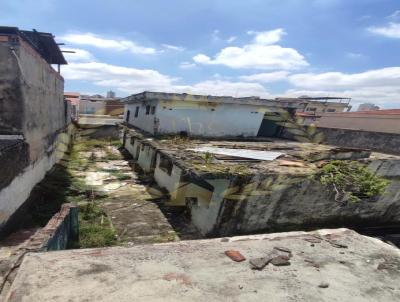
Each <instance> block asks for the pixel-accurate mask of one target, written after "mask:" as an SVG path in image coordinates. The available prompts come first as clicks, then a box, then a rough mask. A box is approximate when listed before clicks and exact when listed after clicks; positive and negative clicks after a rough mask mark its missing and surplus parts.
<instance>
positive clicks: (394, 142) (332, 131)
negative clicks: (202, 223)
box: [282, 127, 400, 155]
mask: <svg viewBox="0 0 400 302" xmlns="http://www.w3.org/2000/svg"><path fill="white" fill-rule="evenodd" d="M317 131H318V132H320V133H322V136H323V140H322V143H323V144H329V145H336V146H340V147H353V148H365V149H370V150H373V151H377V152H383V153H390V154H396V155H398V154H400V134H395V133H384V132H372V131H362V130H351V129H336V128H323V127H318V128H317ZM282 137H283V138H287V139H294V135H293V134H291V133H290V132H289V131H287V130H286V131H284V132H283V133H282Z"/></svg>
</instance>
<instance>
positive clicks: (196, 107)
mask: <svg viewBox="0 0 400 302" xmlns="http://www.w3.org/2000/svg"><path fill="white" fill-rule="evenodd" d="M264 112H265V108H264V109H263V108H261V107H260V106H254V105H238V104H223V103H220V104H212V105H209V104H208V103H204V102H178V101H177V102H160V104H159V105H158V108H157V114H156V116H157V118H158V119H159V128H158V133H160V134H173V133H179V132H181V131H186V132H188V133H190V134H192V135H196V136H220V137H221V136H241V135H243V136H256V135H257V133H258V130H259V128H260V125H261V122H262V119H263V116H264Z"/></svg>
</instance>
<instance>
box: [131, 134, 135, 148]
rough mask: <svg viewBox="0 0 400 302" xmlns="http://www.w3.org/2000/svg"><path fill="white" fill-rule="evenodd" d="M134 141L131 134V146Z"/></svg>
mask: <svg viewBox="0 0 400 302" xmlns="http://www.w3.org/2000/svg"><path fill="white" fill-rule="evenodd" d="M134 143H135V138H134V137H133V136H131V145H132V146H133V144H134Z"/></svg>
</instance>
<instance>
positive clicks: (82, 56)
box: [62, 48, 94, 62]
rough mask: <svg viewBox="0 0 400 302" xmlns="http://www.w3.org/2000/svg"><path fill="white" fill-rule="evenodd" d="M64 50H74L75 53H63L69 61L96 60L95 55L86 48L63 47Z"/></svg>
mask: <svg viewBox="0 0 400 302" xmlns="http://www.w3.org/2000/svg"><path fill="white" fill-rule="evenodd" d="M62 50H66V51H73V53H69V52H66V53H63V55H64V57H65V59H66V60H67V62H88V61H93V60H94V57H93V55H92V54H91V53H90V52H89V51H87V50H85V49H79V48H63V49H62Z"/></svg>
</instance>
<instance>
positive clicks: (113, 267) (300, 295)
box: [6, 229, 400, 302]
mask: <svg viewBox="0 0 400 302" xmlns="http://www.w3.org/2000/svg"><path fill="white" fill-rule="evenodd" d="M315 235H316V236H318V237H321V238H322V239H323V240H321V242H320V243H315V244H311V243H309V242H307V241H305V240H304V238H309V237H312V236H315ZM330 240H337V241H340V242H341V243H343V244H345V245H347V247H348V248H346V249H342V248H337V247H334V246H332V245H331V244H330V243H329V241H330ZM278 245H279V246H284V247H285V248H288V249H289V250H290V251H291V253H292V254H293V256H292V257H291V258H290V265H287V266H273V265H267V266H266V267H265V268H264V269H262V270H254V269H252V268H251V266H250V264H249V259H253V258H259V257H263V256H265V255H266V254H267V253H268V252H270V251H272V250H274V247H276V246H278ZM226 250H237V251H239V252H240V253H241V254H243V256H244V257H246V259H247V260H245V261H242V262H234V261H232V260H231V259H230V258H228V257H227V256H226V255H225V254H224V251H226ZM310 261H314V262H315V263H318V264H319V265H318V266H316V265H312V264H311V263H310ZM79 288H85V290H84V291H82V290H77V289H79ZM399 300H400V251H399V250H398V249H397V248H395V247H393V246H391V245H388V244H386V243H383V242H382V241H380V240H378V239H374V238H370V237H365V236H361V235H359V234H357V233H355V232H354V231H350V230H347V229H337V230H320V231H316V232H312V233H305V232H290V233H276V234H266V235H253V236H241V237H232V238H223V239H209V240H193V241H181V242H176V243H166V244H155V245H139V246H134V247H130V248H121V247H114V248H102V249H86V250H69V251H61V252H51V253H39V254H29V255H28V256H26V257H25V259H24V261H23V263H22V265H21V268H20V270H19V272H18V275H17V276H16V279H15V281H14V283H13V284H12V287H11V289H10V292H9V296H8V298H7V299H6V302H24V301H42V302H46V301H52V302H58V301H71V302H74V301H99V302H101V301H122V302H123V301H190V302H193V301H204V302H209V301H246V302H247V301H274V302H283V301H285V302H286V301H307V302H328V301H329V302H332V301H338V302H342V301H355V302H372V301H374V302H375V301H382V302H386V301H387V302H391V301H399Z"/></svg>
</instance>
